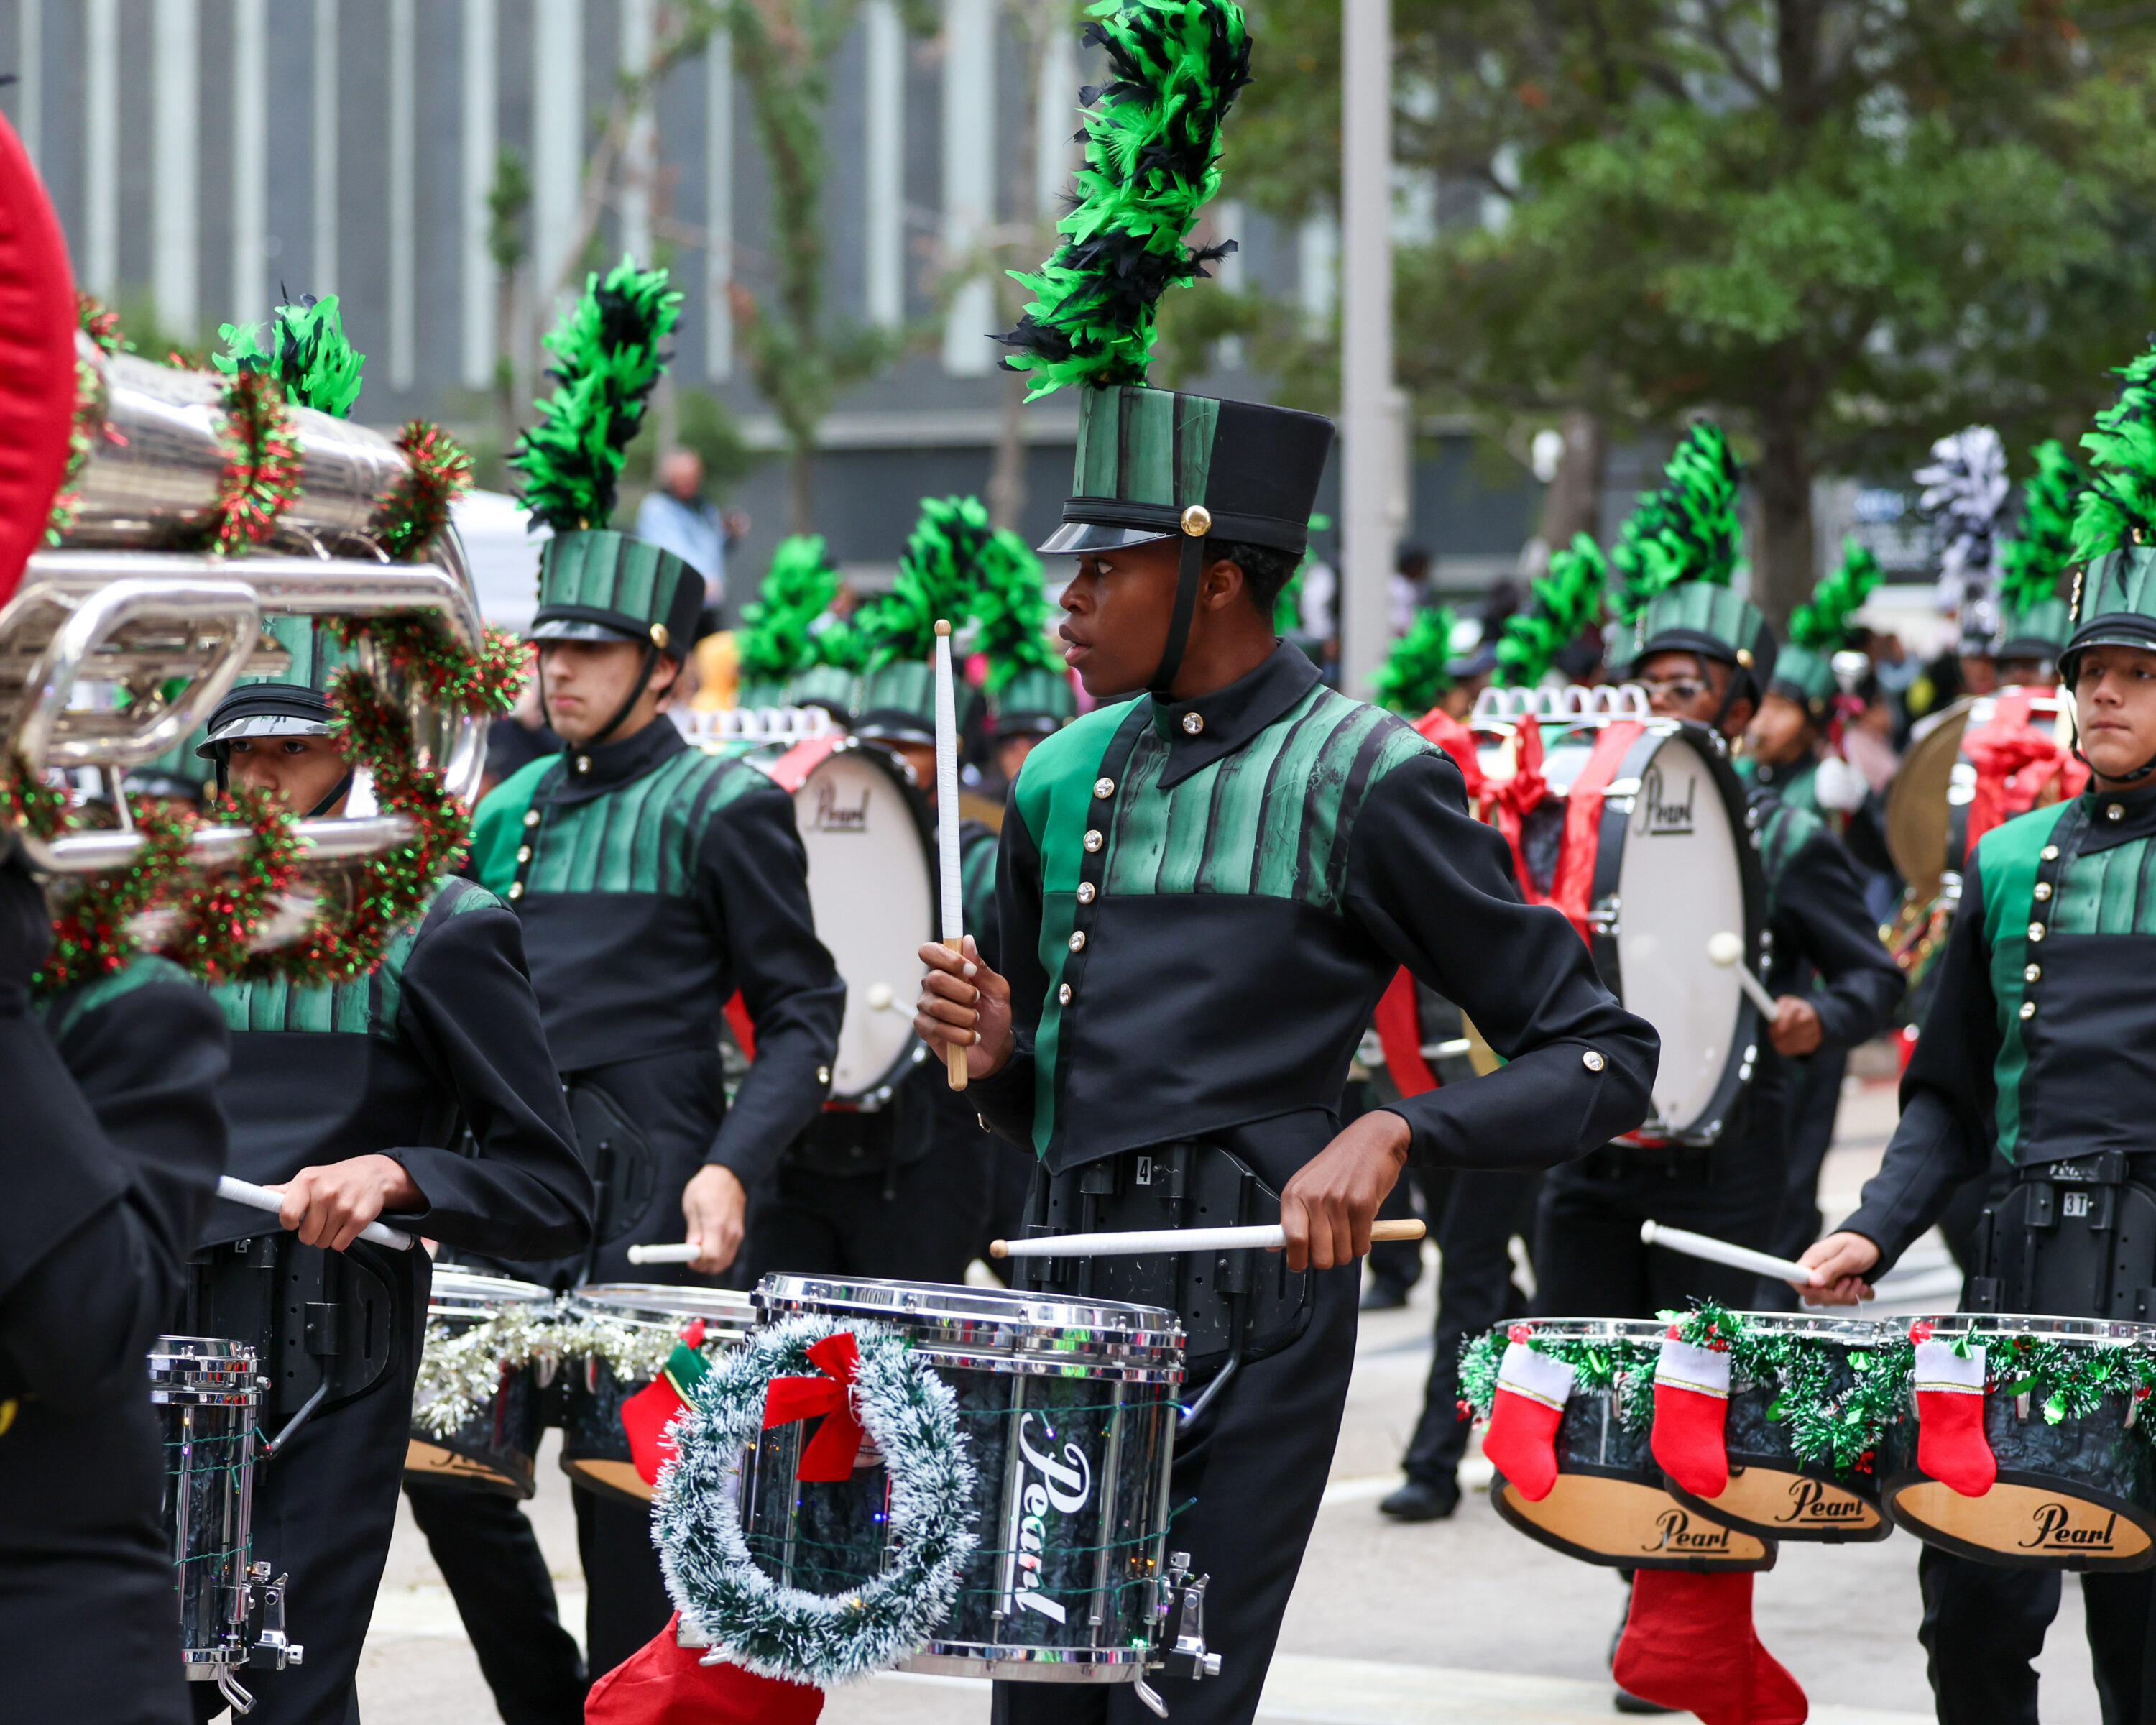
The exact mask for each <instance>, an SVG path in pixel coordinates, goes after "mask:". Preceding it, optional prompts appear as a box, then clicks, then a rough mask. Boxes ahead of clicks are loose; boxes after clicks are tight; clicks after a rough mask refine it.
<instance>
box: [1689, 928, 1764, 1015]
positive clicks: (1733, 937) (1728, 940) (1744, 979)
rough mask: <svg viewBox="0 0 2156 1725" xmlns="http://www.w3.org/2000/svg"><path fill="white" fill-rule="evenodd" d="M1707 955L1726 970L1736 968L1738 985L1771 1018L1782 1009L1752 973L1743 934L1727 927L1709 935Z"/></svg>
mask: <svg viewBox="0 0 2156 1725" xmlns="http://www.w3.org/2000/svg"><path fill="white" fill-rule="evenodd" d="M1707 957H1708V958H1709V959H1711V960H1712V962H1713V963H1717V964H1719V965H1720V966H1721V967H1722V968H1723V969H1724V970H1727V969H1729V968H1731V967H1732V966H1734V967H1735V968H1736V971H1737V981H1738V986H1740V987H1741V988H1743V990H1744V992H1745V993H1748V994H1749V995H1750V996H1751V997H1752V1004H1753V1005H1754V1006H1756V1007H1758V1009H1759V1010H1760V1011H1762V1012H1763V1013H1764V1014H1767V1016H1768V1019H1772V1018H1773V1017H1774V1014H1775V1013H1776V1012H1778V1011H1779V1010H1780V1008H1779V1006H1778V1005H1777V1004H1776V1003H1775V1000H1774V996H1773V995H1772V994H1769V993H1768V992H1767V990H1766V988H1764V987H1763V985H1762V984H1761V983H1760V981H1759V978H1757V977H1756V976H1754V975H1753V974H1752V967H1751V966H1750V965H1748V964H1747V963H1745V962H1744V937H1743V935H1741V934H1732V933H1731V932H1729V931H1728V930H1727V929H1726V928H1725V929H1723V930H1722V932H1721V933H1720V934H1711V935H1709V936H1708V937H1707Z"/></svg>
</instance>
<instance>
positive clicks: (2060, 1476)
mask: <svg viewBox="0 0 2156 1725" xmlns="http://www.w3.org/2000/svg"><path fill="white" fill-rule="evenodd" d="M1924 1322H1928V1323H1929V1324H1930V1325H1931V1326H1932V1329H1933V1334H1934V1337H1935V1338H1936V1339H1938V1340H1940V1341H1951V1340H1953V1338H1954V1337H1957V1336H1961V1335H1971V1336H1974V1337H1976V1338H1977V1339H1978V1340H1979V1341H1980V1342H1982V1343H1984V1348H1985V1358H1984V1369H1985V1373H1986V1376H1987V1377H1988V1378H1989V1383H1988V1384H1987V1385H1986V1387H1985V1389H1984V1438H1985V1440H1986V1441H1988V1442H1989V1444H1990V1445H1991V1453H1992V1455H1993V1456H1994V1458H1995V1459H1996V1461H1998V1464H1999V1477H1998V1479H1997V1480H1996V1481H1994V1484H1993V1486H1992V1487H1991V1489H1990V1490H1989V1491H1987V1492H1985V1493H1984V1495H1983V1496H1982V1497H1963V1496H1962V1495H1961V1493H1959V1492H1958V1491H1955V1490H1954V1489H1953V1487H1952V1486H1948V1485H1944V1484H1943V1483H1942V1482H1940V1481H1937V1480H1934V1479H1932V1478H1930V1477H1929V1476H1927V1475H1926V1474H1925V1473H1924V1472H1923V1471H1922V1470H1921V1469H1920V1468H1919V1467H1918V1466H1917V1421H1916V1420H1913V1419H1911V1420H1903V1421H1902V1423H1901V1425H1899V1426H1897V1428H1896V1429H1895V1434H1894V1441H1893V1444H1892V1450H1891V1457H1892V1460H1891V1465H1890V1466H1889V1467H1888V1469H1887V1471H1886V1481H1885V1484H1884V1488H1883V1489H1884V1495H1885V1498H1886V1512H1887V1513H1888V1514H1889V1515H1891V1516H1892V1517H1893V1518H1894V1519H1895V1520H1896V1521H1897V1522H1900V1523H1901V1524H1902V1526H1903V1527H1907V1529H1908V1530H1909V1531H1910V1532H1912V1533H1914V1534H1915V1535H1916V1536H1917V1538H1919V1539H1922V1540H1923V1541H1924V1542H1925V1543H1927V1544H1929V1545H1936V1546H1938V1548H1940V1549H1941V1550H1943V1551H1950V1552H1953V1553H1955V1554H1956V1555H1957V1556H1958V1557H1964V1558H1975V1559H1976V1561H1977V1562H1979V1563H1995V1564H1998V1565H1999V1566H2001V1567H2003V1568H2013V1569H2096V1570H2113V1571H2119V1570H2128V1569H2146V1568H2149V1567H2150V1566H2151V1565H2152V1564H2156V1445H2152V1444H2151V1443H2150V1441H2149V1439H2150V1434H2149V1433H2148V1432H2146V1431H2144V1430H2140V1429H2139V1427H2140V1425H2141V1424H2142V1422H2143V1420H2145V1419H2146V1418H2147V1411H2146V1409H2145V1408H2143V1407H2138V1406H2137V1404H2136V1403H2135V1400H2134V1397H2133V1387H2132V1384H2131V1381H2130V1379H2129V1381H2128V1382H2127V1383H2125V1384H2122V1385H2121V1386H2120V1387H2119V1388H2118V1389H2116V1390H2112V1391H2109V1392H2107V1393H2106V1394H2105V1395H2104V1396H2103V1398H2102V1400H2101V1401H2100V1402H2099V1403H2098V1404H2097V1407H2096V1408H2095V1409H2094V1410H2093V1411H2092V1412H2090V1413H2087V1414H2066V1415H2064V1417H2062V1418H2061V1419H2058V1420H2052V1419H2051V1418H2050V1417H2049V1416H2048V1415H2047V1414H2046V1410H2045V1406H2044V1404H2045V1401H2046V1395H2047V1394H2048V1392H2047V1390H2046V1388H2045V1386H2044V1385H2043V1384H2042V1383H2041V1381H2040V1380H2039V1383H2038V1384H2037V1385H2036V1386H2035V1388H2034V1389H2032V1390H2031V1391H2030V1393H2029V1394H2025V1395H2020V1396H2016V1395H2015V1394H2011V1393H2010V1391H2009V1390H2007V1389H2004V1388H2001V1387H2000V1386H2001V1384H2011V1383H2013V1382H2015V1381H2016V1379H2017V1378H2020V1377H2021V1376H2022V1375H2024V1374H2025V1372H2026V1370H2027V1368H2026V1366H2025V1365H2022V1366H2017V1365H2016V1364H2015V1362H2014V1359H2013V1356H2012V1354H2011V1353H2010V1352H2009V1349H2010V1348H2012V1347H2013V1345H2014V1344H2015V1343H2018V1342H2021V1341H2024V1340H2025V1341H2026V1342H2027V1343H2030V1344H2031V1345H2035V1344H2042V1343H2049V1344H2051V1345H2052V1346H2054V1347H2056V1348H2063V1349H2066V1351H2067V1352H2068V1353H2069V1354H2071V1355H2075V1356H2079V1357H2082V1358H2093V1357H2094V1356H2095V1355H2096V1354H2097V1352H2098V1351H2099V1350H2102V1349H2107V1348H2133V1349H2138V1350H2143V1351H2146V1350H2148V1349H2149V1348H2156V1325H2152V1324H2134V1323H2112V1322H2104V1321H2102V1320H2100V1319H2095V1318H2076V1317H2015V1316H2010V1315H2007V1314H2004V1313H1993V1312H1984V1313H1981V1314H1973V1313H1966V1312H1963V1313H1957V1314H1955V1315H1953V1316H1951V1317H1933V1318H1928V1319H1926V1320H1924Z"/></svg>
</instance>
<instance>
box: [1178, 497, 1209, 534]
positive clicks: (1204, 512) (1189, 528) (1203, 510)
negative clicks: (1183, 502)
mask: <svg viewBox="0 0 2156 1725" xmlns="http://www.w3.org/2000/svg"><path fill="white" fill-rule="evenodd" d="M1183 531H1184V532H1186V533H1188V535H1189V536H1191V537H1192V538H1193V539H1203V538H1204V536H1206V535H1207V534H1208V533H1209V532H1211V531H1213V511H1211V510H1209V509H1208V508H1207V507H1206V506H1204V504H1202V503H1193V504H1192V505H1191V506H1190V507H1189V508H1188V509H1186V510H1184V511H1183Z"/></svg>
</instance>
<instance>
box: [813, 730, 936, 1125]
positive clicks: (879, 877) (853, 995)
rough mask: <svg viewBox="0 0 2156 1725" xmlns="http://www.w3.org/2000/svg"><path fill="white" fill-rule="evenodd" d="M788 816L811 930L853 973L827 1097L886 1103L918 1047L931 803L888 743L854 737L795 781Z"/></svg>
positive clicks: (931, 917)
mask: <svg viewBox="0 0 2156 1725" xmlns="http://www.w3.org/2000/svg"><path fill="white" fill-rule="evenodd" d="M793 819H794V823H795V824H796V825H797V826H798V827H799V828H800V829H801V843H802V846H803V849H804V850H807V852H808V902H809V905H810V906H811V908H813V909H814V911H815V914H816V937H817V939H819V940H820V941H821V942H823V943H824V947H826V948H827V949H828V950H829V952H830V954H831V962H832V963H834V965H835V966H837V968H838V972H839V975H840V976H841V977H842V978H844V979H845V984H846V1012H845V1017H844V1019H843V1020H842V1022H841V1023H840V1024H839V1050H838V1054H837V1055H836V1057H835V1058H834V1059H833V1060H832V1062H831V1091H830V1099H831V1101H834V1102H842V1103H847V1104H850V1105H852V1106H856V1107H859V1106H863V1105H866V1106H872V1107H880V1106H882V1105H883V1104H884V1103H885V1102H887V1101H890V1099H891V1088H892V1086H895V1085H896V1083H897V1082H898V1081H899V1080H900V1079H901V1078H903V1077H904V1076H906V1072H907V1070H909V1069H910V1068H911V1066H912V1065H914V1063H915V1062H916V1060H920V1059H921V1058H922V1057H923V1050H922V1045H921V1042H920V1040H918V1039H917V1038H916V1036H915V1035H914V1034H913V999H914V996H915V995H916V993H919V992H920V978H921V942H923V941H927V940H931V939H932V938H934V930H935V922H936V851H935V845H934V829H932V826H931V825H930V824H929V818H928V804H927V802H926V800H924V799H923V798H922V796H921V793H920V791H919V790H918V789H916V788H915V786H914V785H913V783H912V782H911V780H910V779H909V778H907V777H906V773H905V772H904V770H903V769H902V768H900V767H899V766H898V765H897V763H896V762H894V761H893V760H892V759H891V757H890V756H889V755H887V754H885V752H883V751H882V750H880V749H878V748H873V747H868V746H866V745H865V744H863V743H861V742H858V741H857V740H855V739H854V738H851V737H849V738H847V739H845V740H844V741H843V742H840V743H839V744H838V745H837V747H834V748H833V749H832V750H831V752H829V754H827V755H825V756H824V758H823V759H822V760H820V761H819V762H817V763H816V765H815V766H814V768H811V769H810V770H809V773H808V777H807V778H805V779H803V781H802V783H801V787H800V788H799V789H798V790H797V791H795V792H794V793H793Z"/></svg>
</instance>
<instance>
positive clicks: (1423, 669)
mask: <svg viewBox="0 0 2156 1725" xmlns="http://www.w3.org/2000/svg"><path fill="white" fill-rule="evenodd" d="M1455 621H1456V619H1455V618H1454V616H1453V614H1452V612H1451V610H1450V608H1448V607H1446V606H1443V605H1440V606H1439V607H1438V608H1436V609H1435V610H1430V609H1426V608H1425V609H1419V610H1418V611H1417V612H1416V613H1415V616H1414V622H1413V623H1411V624H1409V625H1408V632H1407V633H1406V634H1404V635H1402V636H1401V637H1400V638H1399V639H1398V640H1397V641H1395V642H1394V643H1393V650H1392V651H1391V652H1390V653H1389V654H1388V655H1386V656H1385V662H1384V663H1383V665H1379V666H1378V674H1377V675H1376V676H1375V677H1373V678H1372V679H1371V685H1370V686H1371V689H1372V691H1373V693H1375V695H1376V696H1377V697H1378V706H1384V707H1390V708H1391V709H1392V710H1393V711H1394V712H1396V713H1404V714H1405V715H1407V716H1408V717H1409V718H1411V719H1419V718H1420V717H1421V716H1423V715H1424V713H1426V712H1428V711H1430V709H1431V708H1432V707H1434V706H1436V705H1437V698H1438V696H1440V695H1442V694H1444V693H1445V691H1446V690H1448V689H1450V687H1451V686H1452V679H1451V677H1450V675H1448V674H1447V673H1446V671H1445V666H1446V665H1449V664H1450V662H1451V660H1452V627H1453V624H1454V623H1455Z"/></svg>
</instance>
